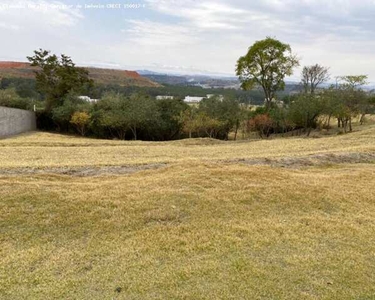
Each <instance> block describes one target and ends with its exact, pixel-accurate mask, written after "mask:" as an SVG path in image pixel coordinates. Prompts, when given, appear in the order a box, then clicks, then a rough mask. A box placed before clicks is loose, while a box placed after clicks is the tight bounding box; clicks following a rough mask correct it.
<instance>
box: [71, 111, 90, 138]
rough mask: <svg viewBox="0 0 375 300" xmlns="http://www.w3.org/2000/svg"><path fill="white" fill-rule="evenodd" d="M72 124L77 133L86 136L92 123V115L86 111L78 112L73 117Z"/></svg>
mask: <svg viewBox="0 0 375 300" xmlns="http://www.w3.org/2000/svg"><path fill="white" fill-rule="evenodd" d="M70 123H72V124H73V125H75V126H76V128H77V131H78V132H79V133H80V134H81V135H82V136H84V135H85V133H86V129H87V126H88V125H89V123H90V115H89V114H88V113H87V112H85V111H77V112H75V113H74V114H73V115H72V118H71V120H70Z"/></svg>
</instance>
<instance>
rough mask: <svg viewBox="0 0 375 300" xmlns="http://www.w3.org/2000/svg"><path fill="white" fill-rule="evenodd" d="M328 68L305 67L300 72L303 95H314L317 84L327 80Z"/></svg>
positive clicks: (319, 66)
mask: <svg viewBox="0 0 375 300" xmlns="http://www.w3.org/2000/svg"><path fill="white" fill-rule="evenodd" d="M328 71H329V68H326V67H323V66H321V65H318V64H316V65H313V66H306V67H304V68H303V70H302V76H301V77H302V80H301V81H302V85H303V88H304V90H305V93H311V94H314V92H315V89H316V88H317V87H318V85H319V84H322V83H324V82H326V81H328V80H329V78H330V76H329V73H328Z"/></svg>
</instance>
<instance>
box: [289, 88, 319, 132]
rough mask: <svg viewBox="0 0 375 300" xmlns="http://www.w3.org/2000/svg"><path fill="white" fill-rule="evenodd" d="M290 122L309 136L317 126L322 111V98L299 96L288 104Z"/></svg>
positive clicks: (307, 95) (306, 95)
mask: <svg viewBox="0 0 375 300" xmlns="http://www.w3.org/2000/svg"><path fill="white" fill-rule="evenodd" d="M289 110H290V111H289V115H290V121H291V122H293V123H294V124H295V125H296V126H297V127H299V128H303V129H304V130H305V132H306V135H307V136H309V135H310V133H311V129H312V128H315V127H316V125H317V120H318V117H319V116H320V115H321V114H322V112H323V111H324V106H323V98H322V97H321V96H316V95H311V94H300V95H298V96H297V97H296V98H295V100H294V101H292V103H291V104H290V108H289Z"/></svg>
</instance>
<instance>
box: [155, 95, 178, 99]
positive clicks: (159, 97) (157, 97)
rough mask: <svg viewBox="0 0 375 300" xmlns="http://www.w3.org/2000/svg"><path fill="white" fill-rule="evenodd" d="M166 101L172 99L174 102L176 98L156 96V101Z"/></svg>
mask: <svg viewBox="0 0 375 300" xmlns="http://www.w3.org/2000/svg"><path fill="white" fill-rule="evenodd" d="M166 99H171V100H173V99H174V96H164V95H159V96H156V100H166Z"/></svg>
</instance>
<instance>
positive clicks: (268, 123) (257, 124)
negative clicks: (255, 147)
mask: <svg viewBox="0 0 375 300" xmlns="http://www.w3.org/2000/svg"><path fill="white" fill-rule="evenodd" d="M272 127H273V121H272V119H271V118H270V116H269V115H268V114H259V115H256V116H255V117H253V118H251V119H250V121H249V122H248V130H249V131H256V132H258V134H259V136H260V137H261V138H263V137H264V136H265V137H269V135H270V133H271V129H272Z"/></svg>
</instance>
